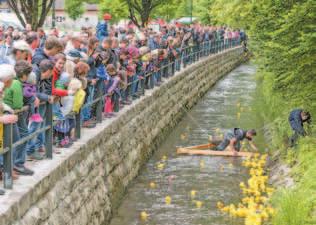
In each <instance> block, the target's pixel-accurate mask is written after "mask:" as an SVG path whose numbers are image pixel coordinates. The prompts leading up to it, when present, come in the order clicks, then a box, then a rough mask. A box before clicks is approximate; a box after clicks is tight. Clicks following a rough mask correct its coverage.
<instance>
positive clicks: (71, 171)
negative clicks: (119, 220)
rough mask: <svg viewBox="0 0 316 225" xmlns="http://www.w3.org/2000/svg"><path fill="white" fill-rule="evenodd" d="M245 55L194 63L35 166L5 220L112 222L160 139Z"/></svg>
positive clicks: (3, 212) (234, 52)
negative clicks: (69, 146) (127, 190)
mask: <svg viewBox="0 0 316 225" xmlns="http://www.w3.org/2000/svg"><path fill="white" fill-rule="evenodd" d="M242 60H243V51H242V48H241V47H237V48H234V49H230V50H227V51H225V52H222V53H219V54H217V55H212V56H209V57H207V58H205V59H202V60H201V61H199V62H198V63H196V64H194V65H191V66H188V67H187V68H186V69H184V70H182V71H181V72H179V73H177V74H176V75H175V76H173V77H172V78H169V79H168V80H166V81H165V82H164V83H163V85H161V86H160V87H156V88H154V89H153V90H149V91H146V94H145V96H144V97H142V98H140V99H138V100H136V101H135V102H133V104H132V105H130V106H128V107H125V108H123V109H122V110H121V111H120V112H119V113H118V115H117V116H116V117H115V118H112V119H107V120H105V121H103V123H101V124H98V125H97V127H96V128H95V129H83V130H82V138H81V139H80V140H79V141H78V142H76V143H75V144H74V145H73V147H72V148H70V149H64V150H62V154H60V155H56V154H54V158H53V159H52V160H43V161H40V162H35V163H32V164H29V166H30V167H32V168H33V169H34V170H35V175H34V176H32V177H20V178H19V180H17V181H15V182H14V189H13V190H9V191H7V193H6V195H5V196H1V197H0V224H3V225H5V224H8V225H9V224H16V225H17V224H30V225H37V224H52V225H63V224H76V225H78V224H106V223H107V222H108V221H109V220H110V218H111V216H112V213H113V212H114V211H115V210H116V208H117V207H118V206H119V204H120V202H121V199H122V198H123V196H124V192H125V190H126V188H127V186H128V185H129V183H130V181H132V180H133V179H134V178H135V177H136V176H137V174H138V172H139V170H140V169H141V167H142V165H143V164H144V163H146V161H147V160H148V159H149V157H150V156H151V155H152V153H153V151H154V150H155V149H156V147H157V145H158V144H159V143H161V141H162V140H163V138H164V137H165V136H166V135H167V134H168V132H169V131H170V129H171V128H172V127H174V126H175V125H176V124H177V122H178V121H179V120H180V119H181V117H182V115H183V114H184V112H185V110H184V108H183V107H185V108H191V107H192V106H193V105H194V104H195V103H196V102H197V101H198V100H199V99H200V97H201V96H202V95H203V94H204V93H206V92H207V91H208V90H209V88H210V87H211V86H212V85H214V84H215V83H216V81H217V80H219V79H220V78H221V77H222V76H224V75H225V74H227V73H228V72H229V71H231V70H232V69H234V68H235V67H236V66H238V65H239V64H240V63H241V62H242Z"/></svg>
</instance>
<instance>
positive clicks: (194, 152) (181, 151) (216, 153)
mask: <svg viewBox="0 0 316 225" xmlns="http://www.w3.org/2000/svg"><path fill="white" fill-rule="evenodd" d="M177 154H188V155H212V156H237V157H248V156H252V155H253V154H254V153H253V152H238V153H237V154H236V155H234V152H232V151H214V150H198V149H187V148H177Z"/></svg>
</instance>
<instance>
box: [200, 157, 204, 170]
mask: <svg viewBox="0 0 316 225" xmlns="http://www.w3.org/2000/svg"><path fill="white" fill-rule="evenodd" d="M204 167H205V163H204V160H202V159H201V160H200V168H201V169H203V168H204Z"/></svg>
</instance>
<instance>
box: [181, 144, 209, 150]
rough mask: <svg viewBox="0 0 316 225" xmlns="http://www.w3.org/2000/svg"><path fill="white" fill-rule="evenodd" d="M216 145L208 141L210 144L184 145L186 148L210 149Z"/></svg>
mask: <svg viewBox="0 0 316 225" xmlns="http://www.w3.org/2000/svg"><path fill="white" fill-rule="evenodd" d="M213 147H215V145H214V144H211V143H208V144H204V145H194V146H188V147H184V148H186V149H210V148H213Z"/></svg>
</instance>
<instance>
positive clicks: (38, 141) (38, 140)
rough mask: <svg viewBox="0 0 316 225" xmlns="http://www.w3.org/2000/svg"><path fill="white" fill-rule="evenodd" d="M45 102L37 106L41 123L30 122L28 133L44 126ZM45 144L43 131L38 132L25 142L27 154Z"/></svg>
mask: <svg viewBox="0 0 316 225" xmlns="http://www.w3.org/2000/svg"><path fill="white" fill-rule="evenodd" d="M46 109H47V107H46V104H45V105H40V106H39V114H40V115H41V116H42V117H43V119H44V121H43V122H42V123H34V122H33V123H31V125H30V127H29V134H33V133H34V132H35V131H36V130H38V129H41V128H44V127H45V125H46V123H45V115H46ZM44 145H45V132H42V133H40V134H39V135H38V136H37V137H35V138H33V139H32V140H30V141H29V142H28V143H27V146H26V152H27V154H28V155H30V154H32V153H34V152H35V150H38V149H39V148H40V147H43V146H44Z"/></svg>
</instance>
